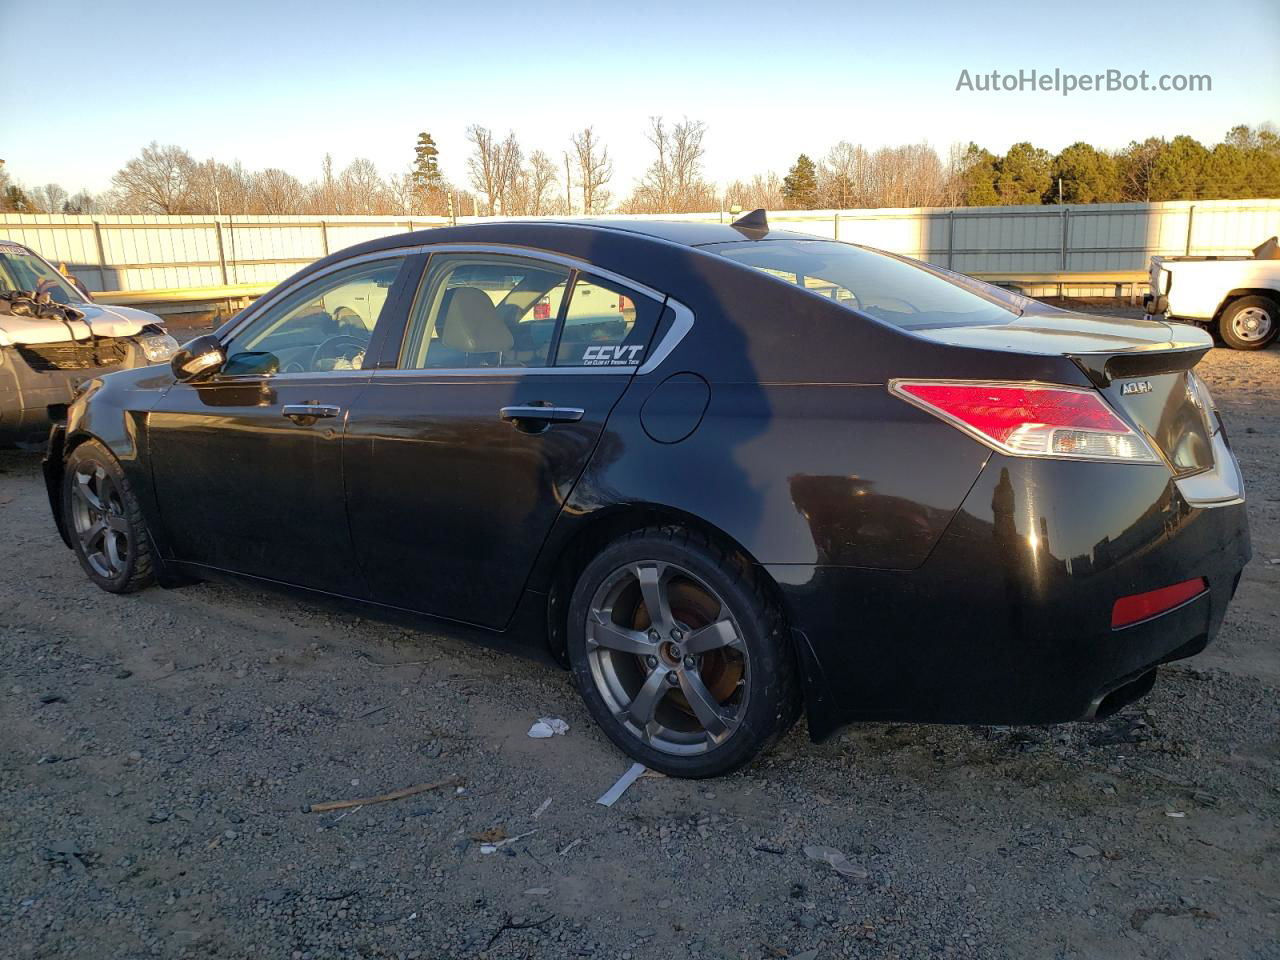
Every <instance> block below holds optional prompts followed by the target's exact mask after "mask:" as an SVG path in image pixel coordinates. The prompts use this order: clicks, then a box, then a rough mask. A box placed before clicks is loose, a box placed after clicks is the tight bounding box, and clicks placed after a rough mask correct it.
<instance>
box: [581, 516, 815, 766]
mask: <svg viewBox="0 0 1280 960" xmlns="http://www.w3.org/2000/svg"><path fill="white" fill-rule="evenodd" d="M569 616H570V635H569V656H570V661H571V664H572V667H573V671H574V674H575V676H576V679H577V681H578V685H579V689H580V690H581V691H582V694H583V697H584V699H585V700H586V702H587V706H588V707H589V708H590V710H591V713H592V715H593V716H594V717H595V719H596V720H597V722H598V723H599V724H600V725H601V727H602V728H603V729H604V731H605V732H606V733H607V734H608V735H609V737H610V739H612V740H613V741H614V742H615V743H616V744H618V746H620V747H621V748H622V749H623V750H625V751H626V752H627V753H629V754H631V756H633V757H635V758H636V759H637V760H639V761H640V762H641V763H644V764H645V765H646V766H649V767H652V768H653V769H655V770H659V771H661V772H663V773H667V774H670V775H673V776H682V777H709V776H716V775H719V774H722V773H727V772H728V771H730V770H733V769H735V768H737V767H739V766H741V765H742V764H744V763H746V762H747V761H749V760H750V759H751V758H752V757H753V756H755V755H756V753H758V752H759V751H760V750H761V749H763V748H764V747H765V746H766V745H767V744H768V743H770V742H771V741H772V740H773V739H774V738H776V737H777V736H779V735H780V734H782V733H783V732H785V731H786V729H787V728H788V727H790V725H791V723H792V722H793V721H794V719H795V717H796V713H797V708H798V697H797V696H796V693H795V668H794V664H793V662H792V659H791V653H790V650H789V649H787V647H786V645H785V644H784V643H783V639H782V631H781V620H780V618H779V617H778V615H777V613H776V611H775V610H774V609H773V607H772V605H771V604H770V603H769V602H768V601H767V599H766V598H765V597H764V596H763V595H762V594H761V593H760V592H758V591H757V590H756V589H755V587H754V585H753V584H752V582H751V579H750V574H749V572H748V573H743V572H742V571H741V570H739V568H738V566H737V565H735V564H733V563H732V562H730V561H729V560H728V558H726V557H724V556H723V555H721V553H720V552H719V551H718V550H716V549H714V548H713V547H712V546H711V545H710V544H709V543H707V542H706V541H705V540H702V539H701V538H698V537H697V536H695V535H693V534H688V533H686V532H685V531H678V530H670V529H662V530H657V529H651V530H646V531H641V532H639V533H637V534H632V535H630V536H628V537H626V538H624V539H622V540H620V541H618V542H617V543H614V544H613V545H611V546H610V547H608V548H607V549H606V550H605V551H604V552H603V553H602V554H601V555H600V556H598V557H597V558H596V559H595V560H594V561H593V562H592V563H591V564H589V565H588V567H587V569H586V570H585V571H584V572H583V574H582V577H581V578H580V580H579V583H578V586H577V589H576V590H575V591H574V595H573V600H572V601H571V603H570V612H569Z"/></svg>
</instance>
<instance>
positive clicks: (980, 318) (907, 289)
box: [704, 240, 1021, 329]
mask: <svg viewBox="0 0 1280 960" xmlns="http://www.w3.org/2000/svg"><path fill="white" fill-rule="evenodd" d="M704 249H706V250H710V251H714V252H716V253H719V254H721V255H722V256H725V257H728V258H729V259H730V260H735V261H737V262H738V263H741V264H745V265H746V266H749V267H754V268H755V269H757V270H759V271H761V272H763V273H768V274H770V275H771V276H774V277H777V278H778V279H780V280H785V281H786V282H787V283H794V284H796V285H797V286H802V287H804V288H805V289H806V290H809V291H811V292H813V293H817V294H820V295H822V296H826V297H830V298H831V299H832V300H835V301H836V302H837V303H840V304H842V305H844V306H847V307H850V308H851V309H853V310H857V311H859V312H860V313H864V314H867V315H869V316H872V317H875V318H876V319H877V320H883V321H885V322H886V323H892V324H895V325H896V326H899V327H904V328H907V329H911V328H919V327H947V326H969V325H974V324H995V323H1008V322H1009V321H1010V320H1013V319H1014V318H1015V317H1017V316H1019V315H1020V313H1021V309H1020V307H1019V304H1018V300H1020V299H1021V298H1017V297H1015V296H1012V295H1010V294H1008V293H1006V292H1005V291H1002V290H999V289H998V288H996V287H991V286H990V285H989V284H984V283H982V282H981V281H977V280H972V279H971V278H968V277H966V278H963V279H961V278H958V277H957V278H955V279H953V278H952V276H951V275H949V274H948V272H947V271H943V270H938V269H933V268H929V267H926V266H924V265H916V264H914V263H912V262H910V261H908V260H906V259H904V258H900V257H896V256H893V255H891V254H886V253H878V252H876V251H872V250H866V249H864V248H862V247H855V246H853V245H852V244H848V243H835V242H832V241H830V240H762V241H758V242H757V241H745V242H733V243H720V244H708V245H706V246H705V247H704Z"/></svg>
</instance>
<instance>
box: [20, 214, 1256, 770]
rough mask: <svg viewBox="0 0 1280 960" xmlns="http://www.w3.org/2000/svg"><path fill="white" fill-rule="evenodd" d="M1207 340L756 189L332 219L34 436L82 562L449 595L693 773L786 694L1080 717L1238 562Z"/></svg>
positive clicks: (1214, 624) (736, 749)
mask: <svg viewBox="0 0 1280 960" xmlns="http://www.w3.org/2000/svg"><path fill="white" fill-rule="evenodd" d="M1210 345H1211V342H1210V339H1209V337H1208V335H1207V334H1205V333H1203V332H1201V331H1199V330H1196V329H1194V328H1192V327H1188V326H1184V325H1170V324H1165V323H1157V322H1151V321H1146V320H1128V319H1113V318H1101V317H1096V316H1080V315H1076V314H1072V313H1068V312H1064V311H1062V310H1058V309H1055V308H1052V307H1049V306H1046V305H1043V304H1039V303H1036V302H1034V301H1031V300H1028V299H1025V298H1022V297H1020V296H1017V295H1015V294H1012V293H1009V292H1007V291H1003V290H1000V289H998V288H995V287H992V286H989V285H986V284H984V283H981V282H978V281H975V280H972V279H969V278H967V277H964V276H961V275H959V274H954V273H951V272H950V271H947V270H943V269H940V268H938V267H934V266H930V265H928V264H925V263H920V262H916V261H913V260H909V259H906V258H904V257H900V256H895V255H891V254H887V253H883V252H880V251H876V250H871V249H867V248H864V247H859V246H855V245H851V244H845V243H837V242H831V241H826V240H820V239H814V238H812V237H808V236H803V235H798V234H794V233H788V232H785V231H780V230H774V229H771V228H770V227H769V225H768V223H767V220H766V218H765V216H764V214H763V212H762V211H756V212H754V213H752V214H749V215H748V216H747V217H745V218H743V219H742V220H739V221H738V222H736V223H735V224H733V225H716V224H694V223H661V222H635V221H608V220H605V221H575V222H549V221H537V222H534V221H529V222H505V223H502V222H499V223H490V224H483V225H474V226H462V227H454V228H445V229H438V230H430V231H425V232H420V233H408V234H402V235H399V236H394V237H388V238H385V239H380V240H375V241H372V242H369V243H365V244H361V245H359V246H356V247H352V248H349V249H347V250H343V251H341V252H340V253H337V254H334V255H332V256H330V257H327V258H325V259H324V260H321V261H319V262H318V263H315V264H313V265H312V266H310V267H307V268H306V269H304V270H302V271H301V272H299V273H298V274H296V275H295V276H294V277H292V278H291V279H289V280H287V281H285V282H284V283H282V284H280V285H279V286H278V287H276V288H275V289H274V290H273V291H272V292H271V293H269V294H267V295H266V296H264V297H262V298H261V299H260V300H258V301H257V302H256V303H254V304H253V305H252V306H251V307H249V308H248V309H247V310H245V311H244V312H243V313H241V314H240V315H239V316H237V317H235V318H234V319H232V320H231V321H229V322H228V323H227V324H226V325H224V326H223V327H222V328H221V329H219V330H218V331H217V332H216V333H215V334H213V335H211V336H205V337H200V338H198V339H196V340H193V341H192V342H191V343H189V344H187V345H186V346H185V347H184V348H183V349H182V350H181V351H180V352H179V353H178V355H177V356H175V357H174V359H173V362H172V365H171V367H170V366H164V367H152V368H142V369H137V370H129V371H124V372H120V373H115V374H112V375H111V376H108V377H104V378H101V379H97V380H93V381H91V382H90V383H88V384H87V385H86V387H85V388H84V389H83V391H82V392H81V393H80V395H79V396H78V398H77V399H76V400H75V401H74V403H73V404H72V405H71V408H70V410H69V414H68V417H67V420H66V422H65V424H62V425H58V426H56V427H55V428H54V431H53V433H52V435H51V440H50V446H49V450H48V454H47V458H46V463H45V468H46V477H47V482H48V488H49V496H50V501H51V504H52V507H53V512H54V516H55V517H56V519H57V523H58V527H59V530H60V531H61V533H62V536H63V538H64V540H65V541H66V542H67V544H68V545H69V546H70V547H72V548H73V549H74V550H75V552H76V554H77V556H78V558H79V560H80V563H81V565H82V566H83V567H84V570H85V572H86V573H87V574H88V575H89V576H90V577H91V578H92V579H93V580H94V581H95V582H96V583H97V584H98V585H99V586H101V587H103V588H104V589H106V590H110V591H113V592H117V593H124V592H128V591H132V590H137V589H139V588H141V587H144V586H146V585H148V584H149V583H151V582H153V581H159V583H161V584H162V585H167V586H174V585H179V584H182V583H186V582H191V581H192V580H197V579H205V578H236V579H241V580H248V581H249V582H252V583H257V584H267V585H275V586H282V587H287V588H294V589H298V590H302V591H308V592H309V593H310V594H311V595H312V596H314V597H323V598H333V599H336V600H337V601H338V602H340V603H342V604H351V605H359V607H360V608H361V609H362V610H364V611H365V612H372V613H373V615H379V614H382V615H385V616H388V617H401V616H409V617H413V618H416V617H424V618H429V619H430V620H432V621H434V622H437V623H439V622H445V623H449V624H452V626H453V627H454V628H455V629H457V630H459V631H462V632H464V633H467V634H470V635H472V636H475V637H477V638H480V639H482V640H485V641H487V642H489V643H492V644H499V645H509V646H511V647H515V648H524V649H526V650H528V651H533V652H537V653H539V654H541V655H545V656H548V657H550V658H551V659H553V660H555V661H557V662H559V663H561V664H562V665H565V666H567V667H568V668H569V669H570V670H571V671H572V676H573V678H574V680H575V682H576V685H577V687H578V688H579V690H580V691H581V694H582V696H583V697H584V699H585V700H586V703H587V706H588V708H589V709H590V712H591V714H592V716H593V717H594V718H595V720H596V721H597V722H598V723H599V724H600V726H601V728H602V729H603V730H604V731H605V733H606V734H607V735H608V736H609V737H610V738H611V739H612V740H613V741H614V742H615V743H616V744H617V745H618V746H619V747H621V748H622V749H623V750H624V751H626V752H627V753H629V754H630V755H631V756H633V757H635V758H636V759H638V760H640V761H641V762H643V763H645V764H647V765H648V766H650V767H653V768H655V769H657V770H661V771H663V772H666V773H668V774H673V775H678V776H689V777H705V776H713V775H716V774H721V773H724V772H726V771H729V770H732V769H734V768H735V767H738V766H740V765H742V764H743V763H745V762H747V761H748V760H750V759H751V758H752V757H753V756H755V755H756V754H757V753H758V752H759V751H760V750H761V749H762V748H764V747H766V746H767V745H768V744H770V743H771V742H772V741H773V740H775V739H776V738H777V737H779V736H780V735H781V734H782V733H783V732H784V731H786V730H787V728H788V727H789V726H790V725H791V724H792V723H793V722H794V720H795V719H796V718H797V717H798V715H799V713H800V711H801V710H802V709H803V710H804V711H805V712H806V714H807V718H808V726H809V732H810V734H811V735H812V736H813V737H814V738H822V737H825V736H828V735H829V734H831V733H832V732H833V731H834V730H836V729H838V728H839V727H840V726H842V725H844V724H847V723H849V722H852V721H857V720H864V719H865V720H870V719H875V720H885V719H892V720H915V721H937V722H977V723H1049V722H1058V721H1066V720H1074V719H1082V718H1090V717H1097V716H1102V715H1105V714H1107V713H1109V712H1112V711H1115V710H1117V709H1119V708H1120V707H1121V706H1123V705H1124V704H1126V703H1128V702H1130V701H1131V700H1133V699H1135V698H1136V697H1139V696H1141V695H1143V694H1144V693H1146V692H1147V691H1148V690H1150V688H1151V686H1152V684H1153V683H1154V681H1155V676H1156V668H1157V666H1158V665H1159V664H1162V663H1167V662H1169V661H1171V660H1177V659H1179V658H1183V657H1188V656H1191V655H1193V654H1195V653H1197V652H1198V651H1200V650H1201V649H1203V648H1204V646H1205V645H1206V644H1207V643H1208V642H1209V640H1210V638H1211V637H1212V636H1213V635H1214V633H1215V632H1216V631H1217V630H1218V628H1219V625H1220V624H1221V623H1222V619H1223V615H1224V613H1225V611H1226V608H1227V604H1228V602H1229V601H1230V599H1231V597H1232V594H1233V592H1234V590H1235V588H1236V584H1237V582H1238V580H1239V577H1240V571H1241V569H1242V567H1243V566H1244V565H1245V563H1246V561H1247V560H1248V559H1249V537H1248V528H1247V524H1246V519H1245V508H1244V489H1243V485H1242V482H1241V476H1240V472H1239V468H1238V466H1237V464H1236V461H1235V458H1234V456H1233V455H1232V453H1231V450H1230V447H1229V444H1228V439H1227V434H1226V431H1225V429H1224V428H1223V424H1222V421H1221V418H1220V417H1219V415H1218V413H1217V411H1216V410H1215V408H1214V405H1213V401H1212V399H1211V398H1210V395H1209V391H1208V390H1207V389H1206V388H1205V385H1204V384H1203V383H1202V382H1201V381H1200V380H1199V379H1198V378H1197V377H1196V375H1195V374H1194V372H1193V368H1194V367H1195V365H1196V363H1197V362H1198V361H1199V360H1200V358H1201V357H1202V356H1203V355H1204V354H1205V352H1206V351H1207V350H1209V348H1210Z"/></svg>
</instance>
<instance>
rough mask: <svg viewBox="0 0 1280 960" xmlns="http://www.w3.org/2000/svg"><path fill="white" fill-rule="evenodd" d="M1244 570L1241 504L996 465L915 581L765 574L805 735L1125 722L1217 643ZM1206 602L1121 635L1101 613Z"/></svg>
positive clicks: (831, 573)
mask: <svg viewBox="0 0 1280 960" xmlns="http://www.w3.org/2000/svg"><path fill="white" fill-rule="evenodd" d="M1249 555H1250V546H1249V532H1248V524H1247V520H1246V516H1245V507H1244V504H1243V503H1242V502H1236V503H1232V504H1226V505H1221V506H1214V507H1209V508H1197V507H1193V506H1191V505H1190V504H1188V502H1187V501H1186V499H1185V498H1184V497H1183V496H1182V494H1181V492H1180V491H1179V490H1178V488H1177V486H1176V485H1175V484H1174V483H1173V482H1172V481H1170V479H1169V476H1168V473H1167V472H1166V471H1164V470H1163V469H1162V468H1158V467H1147V466H1134V465H1128V464H1114V465H1113V464H1097V463H1072V462H1067V461H1048V460H1041V461H1036V460H1025V459H1018V458H1008V457H1003V456H995V457H993V458H992V461H991V463H989V464H988V466H987V467H986V468H985V470H984V471H983V474H982V475H981V476H980V477H979V479H978V482H977V483H976V484H975V485H974V488H973V489H972V490H971V491H970V493H969V495H968V497H967V498H966V500H965V503H964V506H963V507H962V508H961V510H960V512H959V513H958V514H957V515H956V517H955V520H954V521H953V522H952V524H951V526H950V527H949V528H948V530H947V532H946V534H944V536H943V537H942V539H941V540H940V541H939V543H938V545H937V547H936V548H935V549H934V551H933V553H932V554H931V555H930V557H929V558H928V560H926V562H925V563H924V564H922V565H921V566H920V567H919V568H918V569H915V570H867V569H857V568H851V567H823V566H808V565H776V566H770V567H769V568H768V570H769V572H770V573H771V575H772V576H773V577H774V579H775V580H776V581H777V583H778V584H779V586H780V588H781V590H782V593H783V597H784V600H785V604H786V606H787V612H788V615H789V617H790V622H791V625H792V628H793V630H794V631H795V634H796V642H797V648H798V650H799V656H800V660H801V664H802V667H803V671H804V675H805V681H806V693H807V701H808V711H809V726H810V732H811V734H812V735H813V736H814V737H815V738H817V739H820V738H822V737H825V736H827V735H828V734H830V733H831V732H832V731H834V730H835V729H837V728H838V727H840V726H841V725H843V724H845V723H848V722H851V721H855V720H875V719H879V720H885V719H898V720H911V721H928V722H942V723H1051V722H1059V721H1065V720H1074V719H1080V718H1087V717H1090V716H1094V715H1098V714H1103V713H1106V712H1109V711H1111V710H1113V709H1115V708H1118V706H1122V705H1123V703H1124V702H1127V699H1132V698H1133V696H1136V695H1141V694H1142V693H1144V692H1145V689H1149V686H1150V679H1151V678H1149V677H1147V676H1146V675H1147V674H1148V673H1149V672H1150V671H1151V670H1152V669H1153V668H1154V667H1155V666H1157V665H1158V664H1160V663H1165V662H1168V661H1170V660H1176V659H1180V658H1182V657H1188V656H1192V655H1194V654H1195V653H1198V652H1199V651H1200V650H1202V649H1203V648H1204V647H1205V645H1206V644H1207V643H1208V642H1209V641H1210V640H1211V639H1212V638H1213V636H1214V635H1215V634H1216V633H1217V631H1218V628H1219V627H1220V625H1221V623H1222V619H1223V616H1224V615H1225V613H1226V609H1227V604H1228V603H1229V601H1230V600H1231V597H1232V595H1233V594H1234V592H1235V588H1236V584H1237V583H1238V581H1239V577H1240V571H1241V569H1242V568H1243V567H1244V565H1245V563H1246V562H1247V561H1248V559H1249ZM1194 577H1204V578H1205V579H1206V581H1207V583H1208V590H1207V591H1206V592H1205V593H1203V594H1201V595H1200V596H1198V597H1195V598H1194V599H1192V600H1190V601H1188V602H1186V603H1184V604H1183V605H1182V606H1180V607H1177V608H1176V609H1173V610H1170V611H1167V612H1165V613H1163V614H1161V615H1159V616H1156V617H1153V618H1152V619H1150V620H1147V621H1144V622H1141V623H1137V624H1134V625H1132V626H1129V627H1124V628H1121V629H1113V628H1112V626H1111V614H1112V608H1113V606H1114V604H1115V601H1116V600H1117V599H1119V598H1121V597H1125V596H1129V595H1132V594H1138V593H1143V592H1145V591H1148V590H1155V589H1158V588H1160V587H1165V586H1169V585H1171V584H1176V583H1181V582H1182V581H1185V580H1188V579H1191V578H1194Z"/></svg>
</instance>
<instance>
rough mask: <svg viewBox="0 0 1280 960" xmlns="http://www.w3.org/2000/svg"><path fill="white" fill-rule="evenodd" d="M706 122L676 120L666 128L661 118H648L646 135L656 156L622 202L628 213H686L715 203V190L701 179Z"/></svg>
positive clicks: (704, 151)
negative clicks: (633, 189) (677, 121)
mask: <svg viewBox="0 0 1280 960" xmlns="http://www.w3.org/2000/svg"><path fill="white" fill-rule="evenodd" d="M706 132H707V125H706V124H705V123H703V122H702V121H701V120H689V119H687V118H686V119H685V120H684V121H682V122H680V123H677V124H676V125H675V126H674V127H672V128H670V129H668V128H667V127H666V124H665V123H664V121H663V119H662V117H650V118H649V132H648V133H647V134H646V137H647V138H648V140H649V142H650V143H651V144H653V148H654V150H656V151H657V156H656V157H655V158H654V161H653V163H652V164H650V165H649V169H648V170H646V171H645V174H644V177H643V178H642V179H641V180H640V182H639V183H638V184H637V185H636V189H635V191H634V193H632V195H631V197H630V198H629V199H628V200H627V202H626V203H625V204H624V205H623V206H624V208H625V210H626V211H627V212H632V213H686V212H689V211H694V210H698V209H707V208H709V207H710V206H713V205H714V204H715V190H714V189H713V188H712V187H711V185H710V184H708V183H707V182H706V181H705V180H703V179H702V157H703V155H704V154H705V153H706V149H705V148H704V147H703V146H702V138H703V137H704V136H705V135H706Z"/></svg>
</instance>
